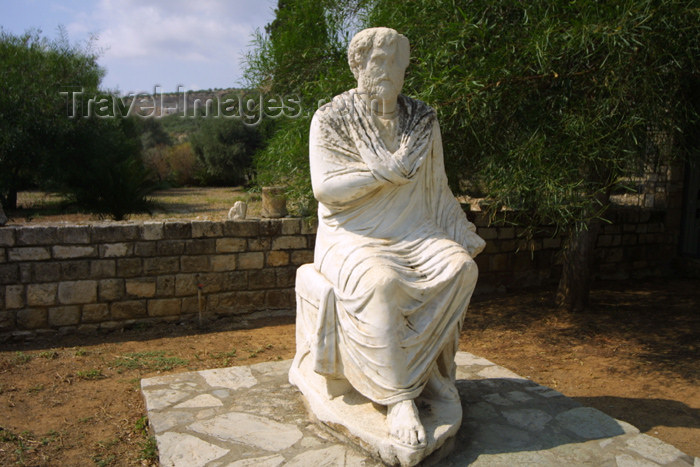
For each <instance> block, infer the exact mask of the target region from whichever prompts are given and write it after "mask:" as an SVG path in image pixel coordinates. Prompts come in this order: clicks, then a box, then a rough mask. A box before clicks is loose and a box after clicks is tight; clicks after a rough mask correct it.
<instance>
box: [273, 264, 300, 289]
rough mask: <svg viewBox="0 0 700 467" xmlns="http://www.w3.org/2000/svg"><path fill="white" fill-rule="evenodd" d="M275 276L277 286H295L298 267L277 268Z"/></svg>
mask: <svg viewBox="0 0 700 467" xmlns="http://www.w3.org/2000/svg"><path fill="white" fill-rule="evenodd" d="M275 276H276V277H275V281H276V285H277V287H283V288H284V287H294V281H295V280H296V277H297V268H296V267H288V268H275Z"/></svg>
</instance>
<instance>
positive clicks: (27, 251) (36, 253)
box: [7, 246, 51, 262]
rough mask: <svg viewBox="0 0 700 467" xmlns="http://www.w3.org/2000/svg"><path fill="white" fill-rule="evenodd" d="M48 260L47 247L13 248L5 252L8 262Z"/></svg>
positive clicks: (49, 256) (49, 253) (49, 254)
mask: <svg viewBox="0 0 700 467" xmlns="http://www.w3.org/2000/svg"><path fill="white" fill-rule="evenodd" d="M50 258H51V252H50V251H49V249H48V247H38V246H35V247H14V248H10V249H9V250H8V251H7V259H8V261H17V262H19V261H43V260H47V259H50Z"/></svg>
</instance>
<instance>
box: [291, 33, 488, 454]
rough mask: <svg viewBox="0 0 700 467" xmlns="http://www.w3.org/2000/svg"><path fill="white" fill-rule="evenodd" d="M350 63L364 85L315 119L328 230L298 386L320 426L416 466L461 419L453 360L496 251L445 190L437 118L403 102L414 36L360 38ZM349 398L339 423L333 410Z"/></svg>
mask: <svg viewBox="0 0 700 467" xmlns="http://www.w3.org/2000/svg"><path fill="white" fill-rule="evenodd" d="M348 62H349V64H350V68H351V69H352V72H353V74H354V75H355V78H356V79H357V88H355V89H352V90H349V91H347V92H344V93H342V94H340V95H338V96H336V97H334V98H333V100H332V101H331V102H329V103H328V104H326V105H324V106H323V107H321V108H319V109H318V111H317V112H316V113H315V115H314V117H313V120H312V123H311V132H310V141H309V154H310V165H311V180H312V185H313V191H314V196H315V197H316V199H317V200H318V204H319V208H318V218H319V225H318V233H317V238H316V246H315V253H314V263H313V265H304V266H302V267H301V268H300V269H299V271H298V272H297V286H296V292H297V306H298V314H297V354H296V357H295V361H294V363H293V364H292V369H291V370H290V381H291V382H292V383H293V384H295V385H297V386H298V387H299V388H300V389H301V391H302V393H303V394H304V395H305V396H306V398H307V400H308V401H309V402H310V405H311V409H312V411H313V412H314V413H315V415H316V416H317V417H318V418H319V419H321V420H322V421H326V422H327V423H330V424H342V425H345V426H346V431H350V432H351V433H354V431H358V433H354V435H356V437H358V438H363V437H365V439H364V440H362V439H361V441H362V442H361V444H363V445H365V447H367V445H372V444H373V443H375V444H376V443H378V444H380V445H381V447H379V448H377V451H379V454H380V455H381V457H382V458H383V459H384V460H385V461H387V462H389V463H392V462H398V463H400V464H402V465H413V464H415V463H416V462H418V461H419V460H420V458H422V456H424V455H427V453H428V451H429V450H433V449H435V448H436V447H437V445H438V444H440V443H442V442H444V440H437V441H436V438H437V437H438V435H441V436H442V435H444V434H445V433H447V434H448V435H449V436H452V435H454V434H455V433H456V430H457V428H458V427H459V424H460V422H461V404H460V401H459V393H458V392H457V390H456V388H455V364H454V356H455V352H456V351H457V350H458V349H457V347H458V338H459V332H460V329H461V326H462V322H463V319H464V315H465V312H466V309H467V306H468V304H469V300H470V298H471V295H472V292H473V290H474V286H475V284H476V280H477V267H476V264H475V263H474V257H475V256H476V255H477V254H478V253H480V252H481V251H482V250H483V248H484V246H485V242H484V240H482V239H481V238H480V237H479V236H478V235H477V234H476V233H475V230H476V229H475V227H474V225H473V224H472V223H470V222H469V221H468V220H467V218H466V216H465V214H464V212H463V210H462V209H461V207H460V205H459V203H458V202H457V200H456V199H455V198H454V196H453V195H452V192H451V191H450V189H449V187H448V185H447V177H446V175H445V169H444V162H443V152H442V141H441V136H440V128H439V125H438V122H437V118H436V114H435V111H434V110H433V109H432V108H430V107H429V106H428V105H426V104H425V103H423V102H420V101H418V100H415V99H412V98H410V97H407V96H404V95H402V94H400V92H401V88H402V86H403V81H404V73H405V70H406V67H407V66H408V62H409V43H408V39H407V38H406V37H404V36H403V35H401V34H399V33H397V32H396V31H394V30H393V29H388V28H372V29H366V30H363V31H361V32H359V33H358V34H357V35H355V37H354V38H353V39H352V41H351V42H350V46H349V48H348ZM351 393H353V394H355V396H351ZM340 396H343V397H342V398H341V399H346V401H345V402H346V403H345V404H344V406H342V407H339V408H337V413H336V416H335V418H334V416H333V415H332V414H330V413H329V412H328V410H331V411H332V410H336V409H328V407H330V406H331V405H332V404H341V402H338V401H337V399H338V398H339V397H340ZM352 397H362V398H364V399H365V400H367V401H368V404H367V410H368V411H372V410H374V411H375V412H377V413H381V415H382V419H383V420H382V421H383V423H381V427H373V428H372V429H375V430H379V431H377V432H376V433H379V434H377V435H376V436H375V437H377V439H376V440H374V441H372V440H368V439H366V436H369V437H370V438H371V437H372V436H371V435H366V433H365V434H363V433H361V432H362V431H363V430H365V429H368V428H367V427H364V428H363V427H362V426H360V427H357V428H356V429H353V428H352V427H350V428H348V426H347V423H350V424H352V423H353V422H352V421H351V420H349V419H352V420H354V419H356V418H358V417H359V418H361V417H362V415H358V414H357V413H354V412H353V410H354V409H353V407H354V406H357V405H358V404H356V403H353V402H351V400H354V399H352ZM334 401H335V402H334ZM419 401H428V402H435V403H439V404H442V405H441V406H440V407H442V410H443V412H444V413H445V416H446V417H447V418H449V419H450V420H451V422H450V424H449V425H450V426H449V427H448V428H445V429H442V432H440V433H438V431H440V429H436V428H435V426H440V423H441V422H440V420H437V421H433V422H431V423H433V425H431V426H432V428H431V429H426V422H425V420H422V417H423V415H422V412H421V411H420V410H419V409H420V406H421V403H418V402H419ZM377 407H379V409H378V408H377ZM435 407H437V406H435ZM435 407H433V409H432V411H431V413H432V415H433V416H435V414H436V413H442V412H440V411H439V410H437V409H436V408H435ZM448 412H449V413H448ZM358 413H359V412H358ZM384 413H385V416H384ZM375 415H376V414H375ZM373 416H374V415H373ZM375 419H376V418H375ZM377 420H378V419H377ZM362 424H364V425H367V424H370V425H372V423H369V422H366V421H365V422H362V423H360V425H362ZM353 430H354V431H353ZM436 430H437V431H436ZM382 433H383V435H384V438H383V439H382ZM443 437H444V436H443ZM428 445H430V449H429V450H428V451H426V448H427V447H428ZM397 453H398V454H397ZM402 453H403V454H402ZM416 453H418V454H416Z"/></svg>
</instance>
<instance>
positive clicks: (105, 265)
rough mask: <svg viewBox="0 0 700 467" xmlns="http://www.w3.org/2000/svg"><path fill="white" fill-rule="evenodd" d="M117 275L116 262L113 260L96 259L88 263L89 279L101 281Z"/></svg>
mask: <svg viewBox="0 0 700 467" xmlns="http://www.w3.org/2000/svg"><path fill="white" fill-rule="evenodd" d="M116 274H117V262H116V260H113V259H98V260H93V261H90V277H91V278H92V279H103V278H108V277H114V276H116Z"/></svg>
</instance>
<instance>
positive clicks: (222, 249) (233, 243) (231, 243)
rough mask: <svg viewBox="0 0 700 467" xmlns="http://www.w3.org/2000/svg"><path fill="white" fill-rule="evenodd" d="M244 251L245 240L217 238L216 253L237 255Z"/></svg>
mask: <svg viewBox="0 0 700 467" xmlns="http://www.w3.org/2000/svg"><path fill="white" fill-rule="evenodd" d="M245 250H246V239H245V238H217V239H216V252H217V253H238V252H241V251H245Z"/></svg>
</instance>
